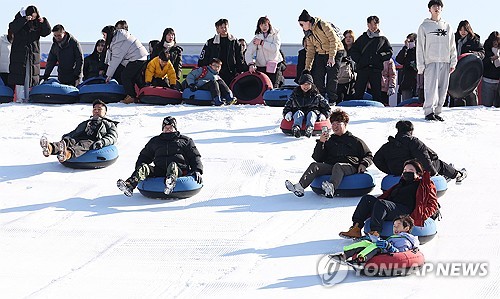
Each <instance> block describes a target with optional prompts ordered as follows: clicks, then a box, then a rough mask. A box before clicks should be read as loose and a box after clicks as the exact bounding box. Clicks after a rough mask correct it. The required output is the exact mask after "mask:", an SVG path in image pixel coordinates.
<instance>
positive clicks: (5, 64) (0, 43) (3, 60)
mask: <svg viewBox="0 0 500 299" xmlns="http://www.w3.org/2000/svg"><path fill="white" fill-rule="evenodd" d="M11 45H12V44H11V43H10V41H9V39H8V38H7V34H4V35H2V36H0V73H8V72H9V64H10V49H11ZM4 83H5V84H7V83H8V82H4Z"/></svg>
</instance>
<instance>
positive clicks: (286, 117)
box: [284, 111, 292, 121]
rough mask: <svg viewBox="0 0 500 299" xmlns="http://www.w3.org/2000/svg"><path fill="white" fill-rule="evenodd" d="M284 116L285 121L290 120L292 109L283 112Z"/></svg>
mask: <svg viewBox="0 0 500 299" xmlns="http://www.w3.org/2000/svg"><path fill="white" fill-rule="evenodd" d="M284 118H285V120H286V121H291V120H292V111H289V112H288V113H287V114H285V117H284Z"/></svg>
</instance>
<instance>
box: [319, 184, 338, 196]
mask: <svg viewBox="0 0 500 299" xmlns="http://www.w3.org/2000/svg"><path fill="white" fill-rule="evenodd" d="M321 189H323V191H325V196H326V197H333V195H334V194H335V187H334V186H333V183H330V182H329V181H324V182H323V183H321Z"/></svg>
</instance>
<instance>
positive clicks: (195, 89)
mask: <svg viewBox="0 0 500 299" xmlns="http://www.w3.org/2000/svg"><path fill="white" fill-rule="evenodd" d="M189 89H191V91H197V90H198V86H196V84H194V83H193V84H189Z"/></svg>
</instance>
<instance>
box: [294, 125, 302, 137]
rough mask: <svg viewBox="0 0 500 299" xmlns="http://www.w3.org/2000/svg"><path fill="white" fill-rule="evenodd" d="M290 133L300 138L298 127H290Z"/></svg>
mask: <svg viewBox="0 0 500 299" xmlns="http://www.w3.org/2000/svg"><path fill="white" fill-rule="evenodd" d="M292 134H293V136H295V138H300V136H301V135H300V127H299V126H297V125H295V126H293V127H292Z"/></svg>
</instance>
